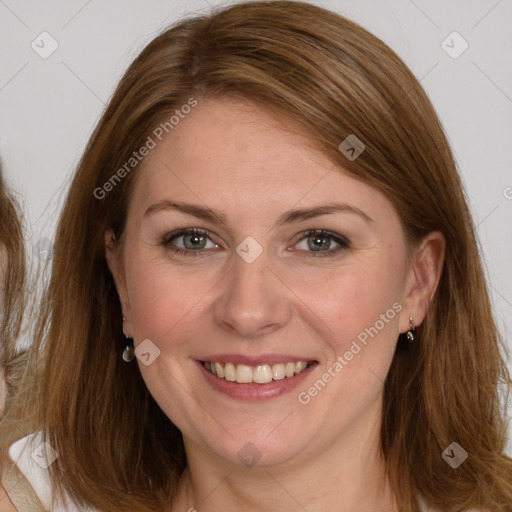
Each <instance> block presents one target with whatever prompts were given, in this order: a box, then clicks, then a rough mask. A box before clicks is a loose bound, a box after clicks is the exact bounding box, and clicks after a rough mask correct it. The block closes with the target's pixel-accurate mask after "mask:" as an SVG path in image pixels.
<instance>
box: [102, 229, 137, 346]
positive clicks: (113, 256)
mask: <svg viewBox="0 0 512 512" xmlns="http://www.w3.org/2000/svg"><path fill="white" fill-rule="evenodd" d="M104 240H105V259H106V260H107V265H108V268H109V270H110V273H111V274H112V277H113V278H114V283H115V285H116V290H117V293H118V295H119V301H120V302H121V308H122V310H123V317H124V320H123V332H124V335H125V336H126V337H127V338H133V325H132V315H131V309H130V301H129V298H128V293H127V289H126V280H125V275H124V268H123V265H122V260H121V254H120V246H119V244H118V242H117V241H116V237H115V235H114V232H113V231H112V229H107V230H106V231H105V236H104Z"/></svg>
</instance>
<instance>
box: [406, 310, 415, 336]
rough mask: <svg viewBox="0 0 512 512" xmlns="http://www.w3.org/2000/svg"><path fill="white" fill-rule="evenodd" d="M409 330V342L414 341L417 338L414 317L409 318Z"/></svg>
mask: <svg viewBox="0 0 512 512" xmlns="http://www.w3.org/2000/svg"><path fill="white" fill-rule="evenodd" d="M409 326H410V327H409V330H408V331H407V334H406V336H407V341H414V340H415V339H416V337H415V336H414V333H415V332H416V326H415V325H414V320H413V319H412V316H410V317H409Z"/></svg>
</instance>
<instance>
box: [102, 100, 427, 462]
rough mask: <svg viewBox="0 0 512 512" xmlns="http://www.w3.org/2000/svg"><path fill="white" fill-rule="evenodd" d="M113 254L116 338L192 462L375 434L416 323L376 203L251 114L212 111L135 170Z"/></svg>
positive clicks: (375, 194)
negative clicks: (132, 353) (132, 356)
mask: <svg viewBox="0 0 512 512" xmlns="http://www.w3.org/2000/svg"><path fill="white" fill-rule="evenodd" d="M284 123H287V121H284ZM288 126H290V123H288ZM340 142H341V140H340ZM105 200H108V198H106V199H105ZM173 205H174V206H173ZM176 205H181V207H180V206H176ZM328 205H329V208H330V207H331V206H332V205H339V206H338V207H336V209H335V208H332V211H329V212H328V211H327V210H328ZM293 212H297V213H293ZM308 212H309V213H308ZM192 229H199V230H202V231H204V232H201V233H199V234H197V233H196V234H193V233H192V234H191V233H188V234H187V233H185V234H183V232H181V233H180V234H178V233H177V232H178V231H181V230H192ZM309 230H325V231H327V232H328V233H327V234H326V233H323V234H310V235H307V232H308V231H309ZM124 237H125V240H124V244H123V246H122V254H121V255H120V257H119V260H117V261H116V260H115V258H114V257H113V248H112V245H111V244H109V243H107V246H108V247H107V258H108V261H109V265H110V268H111V269H112V271H113V273H114V276H115V278H116V284H117V287H118V291H119V294H120V296H121V300H122V302H123V313H124V316H125V317H126V321H125V324H124V328H125V333H126V334H127V335H128V336H131V337H133V338H134V343H135V347H136V349H137V352H136V353H137V363H138V365H139V368H140V371H141V373H142V376H143V378H144V380H145V382H146V384H147V387H148V389H149V391H150V392H151V394H152V396H153V397H154V398H155V400H156V401H157V403H158V404H159V406H160V407H161V408H162V410H163V411H164V412H165V414H166V415H167V416H168V417H169V418H170V420H172V422H173V423H174V424H175V425H176V426H177V427H178V428H179V429H180V430H181V432H182V433H183V436H184V440H185V443H186V446H187V447H189V448H190V447H191V446H194V447H195V448H196V449H199V450H201V452H202V455H203V456H205V457H208V456H209V457H217V458H218V457H220V458H223V459H225V460H227V461H231V462H235V463H238V464H246V465H252V464H253V463H255V462H258V463H259V464H275V463H285V462H286V461H288V460H294V461H307V459H308V458H309V457H311V456H314V455H315V454H317V453H318V452H319V451H322V450H328V449H331V448H333V447H334V446H335V444H336V443H337V442H339V440H340V439H341V438H342V437H343V435H344V434H348V433H349V432H353V431H354V429H359V432H361V429H363V431H364V432H368V433H369V432H370V431H373V430H374V429H376V428H378V421H377V420H378V419H379V412H380V405H381V401H382V392H383V385H384V379H385V377H386V374H387V371H388V369H389V366H390V363H391V360H392V357H393V352H394V348H395V343H396V340H397V336H398V333H399V332H404V331H406V330H408V328H409V316H411V315H412V316H415V319H416V323H419V322H418V321H421V320H422V318H421V316H422V313H421V311H418V310H415V311H413V309H414V308H415V307H416V306H417V303H418V300H417V299H414V296H415V292H414V287H415V284H414V282H415V281H414V280H415V278H414V272H413V271H412V270H411V268H410V266H409V264H408V260H407V257H406V247H405V244H404V238H403V232H402V229H401V224H400V221H399V218H398V215H397V213H396V211H395V210H394V208H393V207H392V205H391V203H390V202H389V201H388V200H387V199H386V198H385V197H384V195H383V194H381V193H380V192H379V191H377V190H376V189H374V188H372V187H370V186H369V185H366V184H364V183H362V182H360V181H357V180H355V179H353V178H351V177H349V175H348V174H345V173H344V172H343V170H341V169H339V168H335V167H334V165H333V164H332V163H331V162H330V161H329V160H328V159H327V158H326V157H325V156H324V155H322V154H321V153H319V152H318V151H316V150H313V149H312V148H311V147H310V146H309V145H308V144H307V139H305V138H303V137H302V136H300V135H298V134H292V133H290V132H288V131H286V129H284V128H283V126H280V125H278V124H277V122H276V121H275V120H273V119H272V118H270V117H269V116H268V115H267V114H265V113H264V112H263V111H262V110H259V109H258V108H257V107H254V106H251V105H250V104H248V103H245V104H243V103H234V102H230V101H228V100H207V101H204V102H200V104H199V106H197V107H196V108H195V109H194V110H192V112H191V113H190V114H188V115H187V116H186V117H185V118H184V119H182V120H181V121H180V123H179V124H178V125H177V126H176V127H175V128H174V129H173V131H172V132H170V133H169V134H168V135H166V137H164V138H163V139H162V141H161V142H159V143H158V144H157V146H156V147H155V148H154V149H152V150H151V152H150V154H149V155H148V156H147V157H146V159H145V161H144V162H143V170H141V171H140V175H139V176H138V178H137V181H136V183H135V186H134V189H133V194H132V196H131V200H130V204H129V211H128V217H127V223H126V230H125V233H124ZM107 238H108V237H107ZM416 315H418V316H419V317H418V318H416ZM205 362H206V366H209V367H210V368H211V366H217V367H218V366H219V365H215V364H214V363H220V367H221V374H222V372H224V374H225V376H224V377H223V378H221V377H220V376H218V375H213V374H212V373H211V371H208V369H207V368H206V367H205V364H204V363H205ZM301 362H302V363H309V366H307V367H306V369H305V370H303V371H302V372H300V370H302V366H304V365H303V364H302V365H301V364H300V363H301ZM227 363H228V364H227ZM297 363H299V364H297ZM132 364H133V363H132ZM292 374H294V376H292V377H290V376H289V375H292ZM287 375H288V376H287ZM226 379H227V380H226ZM233 379H235V381H233ZM254 380H256V381H260V382H253V381H254ZM239 381H240V382H239Z"/></svg>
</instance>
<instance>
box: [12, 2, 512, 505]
mask: <svg viewBox="0 0 512 512" xmlns="http://www.w3.org/2000/svg"><path fill="white" fill-rule="evenodd" d="M190 97H194V98H198V100H199V101H201V100H202V99H204V98H214V97H238V98H242V99H245V100H249V101H252V102H254V103H256V104H257V105H259V106H261V107H263V108H269V109H270V108H272V109H274V111H275V112H279V113H281V114H284V115H285V116H286V118H287V119H289V120H290V123H291V124H292V125H297V126H299V127H301V128H303V129H304V130H305V131H306V132H307V133H308V134H309V137H310V140H311V141H312V143H314V144H316V145H317V146H318V147H319V148H321V150H322V151H323V152H324V153H325V154H326V155H328V156H329V157H330V158H331V159H332V161H333V162H334V163H335V164H336V165H338V166H339V167H343V168H344V169H345V170H346V172H348V173H350V174H351V175H352V176H354V177H356V178H357V179H359V180H362V181H364V182H366V183H368V184H370V185H372V186H374V187H376V188H377V189H379V190H380V191H381V192H382V193H383V194H385V196H386V197H387V198H388V199H389V200H390V201H391V202H392V204H393V205H394V207H395V208H396V210H397V212H398V214H399V216H400V218H401V220H402V224H403V229H404V232H405V234H406V237H407V240H408V241H409V243H410V246H411V247H412V246H413V245H414V244H415V243H416V242H417V241H419V240H420V239H421V238H422V237H423V236H425V235H426V234H427V233H430V232H432V231H435V230H439V231H441V232H442V233H443V235H444V237H445V238H446V256H445V263H444V269H443V273H442V276H441V280H440V283H439V286H438V290H437V292H436V294H435V296H434V298H433V299H432V302H431V304H430V309H429V312H428V315H427V318H426V320H425V322H424V323H423V325H422V326H421V328H420V329H419V330H418V333H417V337H418V340H419V341H418V342H417V343H415V344H413V345H409V346H404V345H403V344H402V343H399V344H398V347H397V352H396V357H395V358H394V360H393V363H392V365H391V368H390V371H389V374H388V377H387V380H386V382H385V397H384V406H383V424H382V432H381V438H382V450H383V454H384V458H385V461H386V465H387V470H388V474H389V478H390V481H391V484H392V486H393V490H394V492H395V493H396V496H397V499H398V502H399V504H400V507H401V509H402V510H407V511H414V512H418V511H419V510H420V509H419V504H418V496H419V495H421V496H423V497H424V499H425V501H426V502H427V504H429V505H430V506H433V507H436V508H438V509H439V510H441V511H448V510H465V509H467V508H469V507H476V508H485V509H487V510H491V511H503V510H505V505H509V506H510V504H511V503H512V460H511V459H510V458H509V457H507V456H506V455H505V454H504V453H503V452H504V447H505V441H506V420H505V418H506V413H505V411H504V410H503V409H502V408H501V403H500V400H499V395H498V390H499V385H500V383H503V384H504V385H505V387H506V388H505V389H506V390H507V391H508V389H509V387H510V384H511V380H510V376H509V374H508V371H507V368H506V366H505V364H504V361H503V359H502V355H501V354H500V348H501V349H504V346H503V343H502V340H501V339H500V336H499V333H498V331H497V328H496V325H495V323H494V320H493V315H492V312H491V306H490V301H489V296H488V291H487V287H486V282H485V278H484V274H483V270H482V263H481V260H480V256H479V251H478V246H477V242H476V240H475V234H474V225H473V223H472V219H471V216H470V213H469V211H468V207H467V204H466V200H465V196H464V192H463V188H462V185H461V181H460V178H459V176H458V174H457V170H456V166H455V162H454V159H453V156H452V153H451V150H450V148H449V145H448V142H447V139H446V137H445V135H444V133H443V130H442V127H441V125H440V122H439V120H438V118H437V116H436V113H435V112H434V109H433V107H432V105H431V103H430V101H429V99H428V98H427V96H426V94H425V92H424V91H423V89H422V88H421V86H420V84H419V82H418V81H417V80H416V78H415V77H414V76H413V75H412V73H411V72H410V71H409V70H408V68H407V67H406V65H405V64H404V63H403V62H402V61H401V60H400V58H399V57H398V56H397V55H396V54H395V53H394V52H393V51H392V50H391V49H390V48H389V47H388V46H386V45H385V44H384V43H383V42H382V41H381V40H379V39H378V38H376V37H375V36H373V35H372V34H370V33H368V32H367V31H366V30H364V29H363V28H361V27H360V26H358V25H357V24H355V23H353V22H351V21H349V20H347V19H345V18H343V17H341V16H339V15H337V14H335V13H332V12H329V11H327V10H324V9H322V8H319V7H316V6H313V5H310V4H307V3H303V2H299V1H292V2H288V1H268V2H267V1H263V2H247V3H241V4H237V5H234V6H230V7H227V8H224V9H221V10H218V11H214V12H213V13H212V14H210V15H204V16H195V17H192V18H189V19H184V20H181V21H180V22H178V23H176V24H175V25H174V26H172V27H171V28H169V29H168V30H166V31H165V32H163V33H162V34H161V35H159V36H158V37H156V38H155V39H154V40H153V41H152V42H151V43H150V44H149V45H148V46H147V47H146V48H145V49H144V50H143V51H142V52H141V54H140V55H139V56H138V57H137V58H136V59H135V61H134V62H133V63H132V64H131V66H130V67H129V69H128V70H127V71H126V73H125V75H124V77H123V78H122V80H121V82H120V84H119V85H118V87H117V89H116V91H115V93H114V95H113V97H112V99H111V100H110V102H109V104H108V106H107V108H106V110H105V112H104V114H103V116H102V118H101V120H100V122H99V123H98V125H97V127H96V129H95V130H94V133H93V134H92V136H91V138H90V140H89V143H88V145H87V148H86V151H85V153H84V155H83V157H82V160H81V162H80V164H79V166H78V169H77V171H76V174H75V176H74V179H73V182H72V184H71V187H70V190H69V194H68V197H67V200H66V203H65V205H64V209H63V211H62V214H61V218H60V223H59V226H58V230H57V234H56V239H55V252H54V260H53V270H52V275H51V280H50V282H49V286H48V291H47V294H46V298H45V301H44V302H43V304H42V308H41V317H40V322H39V325H38V330H37V332H36V336H35V343H34V346H33V353H32V361H31V363H30V364H31V365H33V367H34V369H36V368H38V367H39V365H40V362H42V365H41V367H42V371H41V372H40V374H39V375H37V376H36V372H35V371H34V372H29V373H27V375H28V376H30V377H31V378H33V379H38V381H37V382H38V384H39V387H33V388H32V389H39V391H40V392H39V394H34V393H32V394H31V395H29V394H26V395H25V396H23V395H20V400H19V402H20V403H19V405H20V406H21V407H23V408H24V410H25V413H26V415H28V414H29V413H31V415H32V420H31V421H27V422H26V423H25V429H26V431H27V433H28V432H30V431H31V430H34V429H37V430H44V431H45V433H46V435H47V440H48V442H49V443H50V444H52V445H53V446H55V447H56V448H57V450H58V452H59V454H60V456H59V458H58V459H57V460H56V462H55V463H54V464H53V465H52V466H50V471H51V475H52V479H53V482H54V484H55V485H56V486H58V488H59V489H60V488H62V489H65V490H67V492H69V493H70V494H71V496H72V497H73V498H74V499H75V500H76V501H77V502H81V503H88V504H90V505H93V506H95V507H97V508H99V509H101V510H109V511H124V510H156V509H158V510H161V509H162V508H163V507H164V504H165V503H169V502H170V499H171V497H172V496H174V494H175V492H176V487H177V482H178V479H179V477H180V474H181V472H182V471H183V469H184V467H185V465H186V459H185V452H184V448H183V442H182V438H181V434H180V432H179V431H178V429H177V428H176V427H175V426H174V425H173V424H172V423H171V422H170V420H169V419H168V418H167V417H166V416H165V415H164V414H163V412H162V411H161V410H160V409H159V407H158V406H157V405H156V403H155V402H154V400H153V399H152V397H151V396H150V394H149V392H148V390H147V388H146V386H145V385H144V383H143V380H142V378H141V376H140V373H139V371H138V368H137V366H136V365H126V364H124V363H123V361H122V360H121V351H122V347H123V335H122V329H121V316H122V315H121V307H120V304H119V300H118V296H117V293H116V290H115V287H114V283H113V279H112V276H111V274H110V272H109V270H108V267H107V264H106V261H105V249H104V238H103V237H104V232H105V230H106V229H108V228H112V229H113V230H114V233H115V234H116V236H117V238H118V239H120V240H122V236H123V229H124V223H125V216H126V211H127V201H128V199H129V196H130V194H129V192H130V188H131V186H132V184H133V179H134V176H135V175H136V173H137V172H139V171H140V169H139V170H137V169H134V170H132V171H131V172H129V173H126V176H125V177H124V178H123V179H122V180H119V181H118V182H117V181H116V182H115V186H111V187H109V191H108V195H107V197H105V198H103V199H98V198H97V197H96V196H97V194H95V193H94V191H95V190H98V188H101V187H103V186H104V184H105V183H107V182H109V180H111V179H112V176H113V174H114V173H116V172H117V170H118V169H119V168H121V167H122V166H123V164H124V163H125V162H126V161H127V160H128V159H129V158H130V155H131V154H132V152H133V151H134V150H136V149H137V148H139V147H141V146H142V145H143V143H144V142H145V141H146V139H147V137H148V135H149V134H150V133H151V130H152V129H154V128H155V127H156V126H158V125H159V123H161V122H162V120H163V119H165V118H168V117H169V116H170V115H172V114H173V113H174V111H175V110H176V109H177V108H179V107H180V106H181V105H183V104H185V103H186V102H187V100H188V99H189V98H190ZM350 134H355V135H356V136H357V137H358V138H359V139H360V140H361V141H363V143H364V144H365V145H366V149H365V151H364V152H363V153H362V154H361V156H360V157H359V158H357V159H356V160H354V161H349V160H348V159H346V158H345V157H344V155H342V154H341V152H340V151H339V149H338V146H339V144H340V142H342V141H343V140H344V139H345V138H346V137H347V136H348V135H350ZM111 183H112V182H111ZM34 382H36V381H35V380H33V381H31V382H28V381H27V383H26V384H25V387H26V388H27V389H28V388H29V387H30V385H33V384H34ZM34 411H36V412H35V413H34ZM32 413H34V414H32ZM453 441H456V442H457V443H459V444H460V445H461V446H462V447H463V448H465V449H466V451H467V452H469V458H468V459H467V460H466V462H464V464H462V465H461V466H460V467H459V468H458V469H457V470H454V469H452V468H451V467H450V466H449V465H448V464H446V463H445V462H444V461H443V459H442V458H441V452H442V451H443V450H444V449H445V448H446V447H447V446H448V445H450V444H451V443H452V442H453Z"/></svg>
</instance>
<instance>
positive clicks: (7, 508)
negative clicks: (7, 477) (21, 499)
mask: <svg viewBox="0 0 512 512" xmlns="http://www.w3.org/2000/svg"><path fill="white" fill-rule="evenodd" d="M0 512H18V509H17V508H16V507H15V506H14V504H13V502H12V501H11V499H10V498H9V495H8V494H7V492H5V489H4V487H3V485H2V484H1V483H0Z"/></svg>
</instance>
